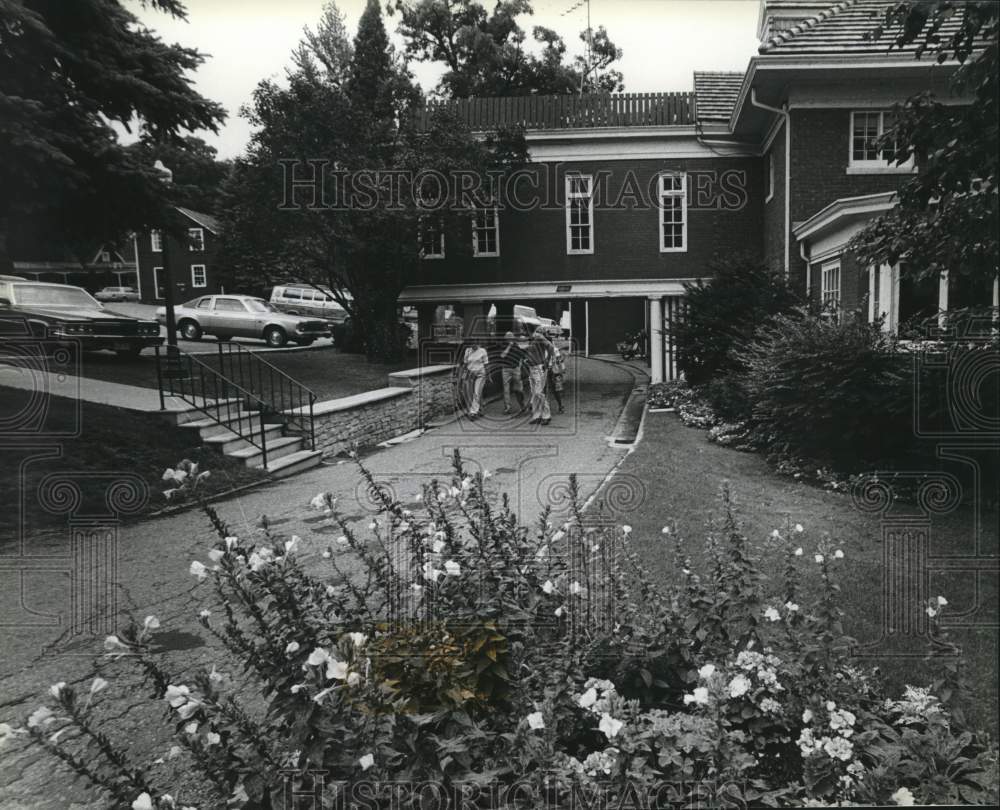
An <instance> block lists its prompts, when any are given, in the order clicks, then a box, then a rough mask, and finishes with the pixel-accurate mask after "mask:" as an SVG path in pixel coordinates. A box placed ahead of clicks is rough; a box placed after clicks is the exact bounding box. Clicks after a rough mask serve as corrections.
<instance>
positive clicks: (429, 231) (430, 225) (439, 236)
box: [420, 217, 444, 259]
mask: <svg viewBox="0 0 1000 810" xmlns="http://www.w3.org/2000/svg"><path fill="white" fill-rule="evenodd" d="M420 258H422V259H443V258H444V223H442V221H441V218H440V217H423V218H422V219H421V220H420Z"/></svg>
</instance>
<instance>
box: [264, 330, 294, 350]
mask: <svg viewBox="0 0 1000 810" xmlns="http://www.w3.org/2000/svg"><path fill="white" fill-rule="evenodd" d="M264 341H265V342H266V343H267V345H268V346H270V347H271V348H272V349H280V348H281V347H282V346H284V345H285V344H286V343H287V342H288V335H286V334H285V330H284V329H282V328H281V327H280V326H269V327H267V329H265V330H264Z"/></svg>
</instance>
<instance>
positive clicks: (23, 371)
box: [0, 363, 182, 411]
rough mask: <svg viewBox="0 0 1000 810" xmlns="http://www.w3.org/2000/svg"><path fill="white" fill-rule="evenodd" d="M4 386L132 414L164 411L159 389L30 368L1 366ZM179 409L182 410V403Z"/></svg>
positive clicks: (1, 379)
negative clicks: (161, 407)
mask: <svg viewBox="0 0 1000 810" xmlns="http://www.w3.org/2000/svg"><path fill="white" fill-rule="evenodd" d="M0 386H6V387H7V388H17V389H20V390H22V391H31V392H33V393H35V392H37V393H39V394H41V395H42V396H46V395H50V396H57V397H68V398H70V399H82V400H83V401H84V402H95V403H97V404H98V405H111V406H113V407H115V408H125V409H126V410H130V411H158V410H160V394H159V392H158V391H157V390H156V389H155V388H139V387H138V386H135V385H122V384H121V383H113V382H107V381H105V380H95V379H92V378H90V377H75V376H73V375H71V374H58V373H56V372H53V371H43V370H42V369H37V368H30V367H28V366H14V365H10V364H7V363H0ZM176 407H182V405H181V403H180V401H178V402H177V404H176ZM168 410H169V403H168Z"/></svg>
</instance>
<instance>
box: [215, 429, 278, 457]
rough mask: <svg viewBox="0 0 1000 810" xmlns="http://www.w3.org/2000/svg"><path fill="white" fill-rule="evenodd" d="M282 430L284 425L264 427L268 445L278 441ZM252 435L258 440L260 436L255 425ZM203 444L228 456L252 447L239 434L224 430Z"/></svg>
mask: <svg viewBox="0 0 1000 810" xmlns="http://www.w3.org/2000/svg"><path fill="white" fill-rule="evenodd" d="M284 429H285V426H284V425H265V427H264V435H265V436H266V437H267V441H268V442H269V443H270V441H271V440H272V439H275V440H277V439H280V438H281V437H282V436H283V435H284ZM253 435H254V436H255V437H258V438H259V436H260V431H259V430H258V427H257V426H256V425H255V426H254V431H253ZM203 443H204V444H206V445H207V446H209V447H211V448H213V449H214V450H218V451H219V452H220V453H223V454H225V455H229V454H230V453H232V452H233V451H234V450H242V449H244V448H246V447H253V445H252V444H251V443H250V442H248V441H247V440H246V439H244V438H243V437H242V436H240V434H239V433H236V432H234V431H232V430H226V431H224V432H223V433H218V434H216V435H215V436H209V437H208V438H207V439H205V440H204V441H203Z"/></svg>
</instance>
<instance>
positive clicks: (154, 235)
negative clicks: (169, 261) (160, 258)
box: [149, 230, 163, 253]
mask: <svg viewBox="0 0 1000 810" xmlns="http://www.w3.org/2000/svg"><path fill="white" fill-rule="evenodd" d="M149 249H150V250H151V251H153V253H162V252H163V234H162V233H160V232H159V231H155V230H154V231H150V232H149Z"/></svg>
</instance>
